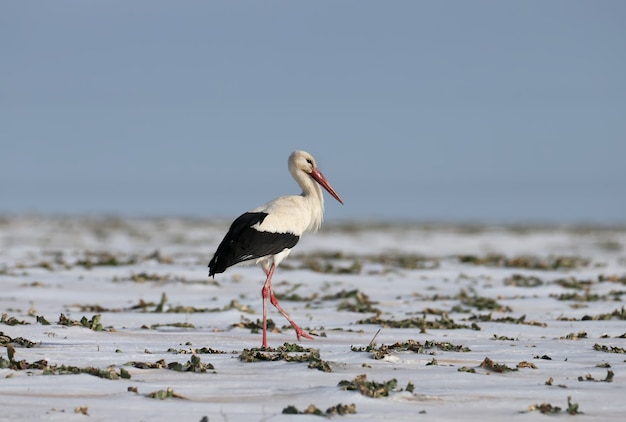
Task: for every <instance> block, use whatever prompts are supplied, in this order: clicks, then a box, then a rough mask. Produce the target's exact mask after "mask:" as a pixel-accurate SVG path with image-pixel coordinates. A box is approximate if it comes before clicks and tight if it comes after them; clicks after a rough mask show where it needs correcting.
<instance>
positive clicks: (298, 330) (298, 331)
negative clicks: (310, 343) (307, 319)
mask: <svg viewBox="0 0 626 422" xmlns="http://www.w3.org/2000/svg"><path fill="white" fill-rule="evenodd" d="M291 326H292V327H293V329H294V330H296V337H298V341H300V340H301V338H302V337H304V338H308V339H309V340H314V339H313V337H312V336H311V335H310V334H309V333H307V332H306V331H304V330H303V329H302V328H300V327H299V326H298V325H297V324H296V323H295V322H292V323H291Z"/></svg>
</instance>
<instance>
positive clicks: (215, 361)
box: [0, 216, 626, 422]
mask: <svg viewBox="0 0 626 422" xmlns="http://www.w3.org/2000/svg"><path fill="white" fill-rule="evenodd" d="M227 227H228V222H226V221H203V220H185V219H175V218H170V219H120V218H95V217H94V218H78V217H74V218H70V217H66V218H60V217H58V218H53V217H40V216H5V217H2V218H0V283H1V286H2V295H1V296H0V313H2V314H5V317H4V320H7V319H8V318H11V317H13V318H15V319H17V320H18V321H20V322H22V323H21V324H18V325H9V324H8V323H0V331H1V332H3V333H4V335H5V336H9V337H11V338H12V339H14V340H15V339H16V338H18V337H22V338H24V339H28V340H30V341H32V342H34V343H35V345H34V346H33V347H23V346H22V345H19V344H15V343H14V344H13V347H14V349H15V356H14V359H15V360H16V361H21V360H25V361H26V362H29V363H33V362H36V361H39V360H42V359H45V360H46V361H47V362H48V365H57V366H61V365H67V366H76V367H97V368H100V369H106V368H108V367H110V366H113V368H114V369H115V370H116V371H118V372H119V370H120V369H125V370H126V371H128V373H130V375H131V378H130V379H115V380H110V379H104V378H99V377H97V376H93V375H89V374H72V375H44V374H43V371H42V370H40V369H24V370H13V369H9V368H4V369H0V420H86V418H89V420H92V421H93V420H103V421H104V420H106V421H113V420H145V421H147V420H150V421H155V420H156V421H158V420H183V419H184V420H195V421H200V420H201V419H202V418H203V417H204V416H206V417H208V418H209V420H210V421H229V422H232V421H254V420H264V421H274V420H276V421H290V420H298V421H305V420H311V421H314V420H320V417H319V416H314V415H289V414H282V410H283V409H285V408H286V407H288V406H295V407H296V408H297V409H298V410H301V411H302V410H305V409H306V408H307V407H308V406H309V405H310V404H313V405H315V406H316V407H318V408H319V409H321V410H322V411H325V410H326V409H327V408H329V407H331V406H335V405H337V404H339V403H342V404H351V403H354V404H355V406H356V413H355V414H351V415H346V416H338V415H337V416H333V418H345V419H346V420H397V421H403V420H407V421H408V420H411V421H413V420H420V419H430V420H442V421H446V420H458V419H460V418H461V419H477V418H481V419H483V420H486V421H491V420H493V421H500V420H503V419H504V418H512V419H514V420H519V421H525V420H537V419H539V418H542V417H543V415H541V414H540V413H539V411H537V410H534V411H531V410H529V407H530V406H532V405H541V404H543V403H549V404H551V405H552V406H558V407H560V408H561V409H562V411H561V412H560V414H561V415H563V416H568V415H567V413H566V412H565V411H566V410H567V408H568V396H569V397H571V402H572V403H577V404H578V405H579V408H578V410H579V411H580V412H582V413H583V415H582V416H583V417H585V418H586V419H589V418H590V419H593V420H622V418H623V415H624V412H626V402H625V401H624V400H623V397H624V396H625V394H626V381H625V378H624V377H623V374H624V368H625V366H626V365H625V359H626V355H625V354H623V353H608V352H605V351H601V350H596V349H595V348H594V346H595V345H600V346H606V347H608V348H611V347H614V348H615V350H617V351H619V350H623V349H624V348H626V339H625V338H624V336H623V335H624V334H625V333H626V324H625V323H624V319H623V318H624V317H623V316H622V317H619V315H617V316H614V317H613V318H611V319H604V320H583V317H585V316H591V317H593V316H598V315H600V314H610V313H612V312H614V311H616V312H617V313H619V311H620V309H622V307H623V306H624V301H623V296H624V294H626V287H625V281H624V280H626V251H625V250H624V247H625V246H626V230H624V229H623V228H606V227H603V228H599V227H595V228H594V227H504V226H494V227H481V226H472V227H468V226H454V225H418V224H415V225H411V224H397V225H394V224H374V223H354V224H351V225H349V226H348V225H341V224H336V225H326V226H325V227H324V228H323V230H322V231H321V232H319V233H317V234H310V235H307V236H305V237H304V238H303V240H302V241H301V243H300V244H299V245H297V246H296V248H295V249H294V251H293V252H292V255H291V256H290V257H289V258H288V259H287V260H286V261H285V262H284V263H283V264H282V265H281V266H280V267H279V268H278V270H277V271H276V274H275V278H274V287H275V291H276V292H277V293H284V294H292V293H293V294H297V295H299V296H301V297H303V298H305V299H306V300H301V301H289V300H282V301H281V304H282V305H283V307H285V308H286V310H287V311H288V312H289V313H290V314H291V316H292V317H293V318H294V320H295V321H296V322H298V323H299V324H300V325H301V326H303V328H305V329H306V328H308V329H309V330H311V331H313V333H315V334H317V335H318V336H317V337H316V338H315V340H313V341H309V340H302V341H301V342H297V341H296V338H295V335H294V332H293V330H292V329H290V328H283V326H284V325H286V321H285V320H284V319H283V318H282V317H281V316H280V314H279V313H278V312H277V311H276V310H275V309H274V308H272V307H270V308H269V310H270V318H271V319H272V320H273V321H274V322H275V323H276V324H277V326H278V327H280V328H281V332H271V333H269V334H268V342H269V345H270V347H274V348H276V347H279V346H281V345H283V344H284V343H298V344H300V345H301V346H303V347H306V348H309V349H311V348H312V349H318V350H319V353H320V358H321V359H322V360H323V361H326V362H328V363H329V364H330V366H331V368H332V372H323V371H319V370H317V369H310V368H308V365H307V363H306V362H287V361H285V360H277V361H260V362H244V361H242V360H240V358H239V356H240V354H241V353H242V351H243V350H244V349H252V348H258V347H259V346H260V344H261V335H260V333H253V332H251V330H250V329H249V328H242V327H234V325H236V324H238V323H240V322H241V321H245V320H250V321H255V320H256V319H257V318H260V311H261V297H260V290H261V285H262V282H263V273H262V271H261V270H260V269H258V268H256V267H253V266H239V267H234V268H231V269H229V270H228V271H227V272H226V273H224V274H220V275H219V276H217V277H216V279H215V281H214V280H212V279H209V278H208V277H207V272H208V269H207V263H208V261H209V259H210V258H211V256H212V253H213V251H214V250H215V248H216V246H217V244H218V243H219V241H220V240H221V236H223V234H224V233H225V231H226V229H227ZM155 251H158V253H155ZM334 253H339V255H337V256H336V257H332V254H334ZM489 254H499V255H502V256H504V257H506V258H515V257H521V256H530V257H535V258H540V259H544V260H550V259H554V258H555V257H577V258H584V259H587V260H588V263H587V265H583V264H577V265H575V266H574V268H565V267H559V268H556V269H549V270H546V269H536V268H523V267H520V266H494V265H491V264H489V263H484V264H480V265H477V264H473V263H462V262H461V260H460V259H459V256H460V255H475V256H477V257H487V256H489ZM322 255H323V256H322ZM394 256H405V257H407V256H408V257H416V256H417V257H421V258H422V259H424V260H425V261H424V262H427V263H430V264H432V263H436V265H430V266H425V268H421V269H420V268H417V269H412V268H409V267H403V266H402V265H399V264H398V263H397V261H393V260H384V259H382V258H383V257H394ZM107 257H108V258H110V257H114V258H115V259H116V260H117V264H118V265H97V264H98V263H102V264H106V263H107V262H105V261H106V259H107ZM311 259H314V260H317V261H319V262H322V263H326V264H329V265H331V267H332V269H333V271H331V272H315V271H313V270H311V269H310V267H309V266H308V265H307V262H308V260H311ZM87 260H91V262H92V264H94V265H93V266H91V267H89V266H88V265H85V262H86V261H87ZM98 260H103V261H102V262H99V261H98ZM355 262H357V263H359V264H360V265H361V267H360V270H359V271H339V269H342V268H343V269H348V268H350V266H351V265H352V264H353V263H355ZM514 274H519V275H523V276H536V277H538V278H539V279H540V280H541V284H540V285H537V286H524V285H519V284H518V285H515V284H511V283H507V282H506V280H507V279H509V278H510V277H512V276H513V275H514ZM601 276H602V277H604V278H603V279H601V278H600V277H601ZM609 276H614V277H613V279H610V280H606V279H605V278H606V277H609ZM565 278H567V279H573V280H574V281H577V282H579V283H581V285H582V286H583V288H581V289H574V288H571V287H567V286H566V285H564V284H563V283H559V280H562V279H565ZM601 280H602V281H601ZM355 289H358V291H359V292H361V293H363V294H365V295H367V296H368V297H369V300H370V301H372V302H373V303H372V304H371V306H373V307H374V308H377V309H379V310H380V311H381V314H380V318H381V319H383V320H387V321H399V320H404V319H409V318H422V317H424V316H425V318H426V320H427V321H433V322H434V321H437V320H439V319H441V316H440V315H436V314H433V313H428V312H430V311H432V310H436V311H444V312H446V313H447V315H448V318H450V319H452V320H454V322H456V323H457V324H465V325H468V326H470V325H471V324H472V322H475V323H476V324H477V325H478V326H479V327H480V330H474V329H470V328H464V329H437V328H427V329H426V330H425V332H422V330H421V329H420V328H389V327H384V326H381V325H380V324H358V323H357V322H358V321H360V320H364V319H366V318H369V317H372V316H374V315H375V313H374V312H365V313H360V312H352V311H349V310H342V309H338V307H339V305H340V304H341V303H342V299H340V298H337V299H330V298H325V296H331V295H336V294H337V293H339V292H341V291H342V290H343V291H346V292H349V291H352V290H355ZM461 292H465V294H466V295H467V296H469V297H474V296H475V297H477V298H483V299H492V300H494V301H495V302H497V304H499V305H500V306H501V307H503V308H506V307H508V308H510V310H507V309H504V310H493V309H492V310H490V309H480V310H479V309H477V308H476V307H475V306H473V305H471V304H468V303H462V302H461V296H460V293H461ZM563 294H578V295H579V298H578V299H576V298H572V299H570V300H559V296H560V295H563ZM163 295H165V299H166V300H165V301H163V302H162V300H163V298H164V296H163ZM581 298H582V299H581ZM584 298H586V300H585V299H584ZM346 300H348V299H346ZM349 300H354V298H352V299H349ZM349 300H348V301H349ZM142 301H143V303H144V307H143V309H142V308H141V307H139V306H138V305H140V304H141V303H142ZM233 301H236V302H235V305H234V306H233ZM160 303H161V304H162V305H163V312H155V310H156V309H157V305H159V304H160ZM96 306H98V307H100V309H97V308H96ZM168 310H169V311H174V310H178V311H179V312H168ZM429 310H430V311H429ZM623 312H624V311H622V315H623ZM489 313H491V316H492V319H493V320H497V319H504V318H507V317H510V318H520V317H522V316H525V319H524V322H526V323H525V324H516V323H511V322H508V323H507V322H493V321H489V322H485V321H473V320H470V317H472V316H486V315H488V314H489ZM61 314H64V315H65V316H66V317H67V318H70V319H72V320H80V319H81V318H82V317H83V316H84V317H86V318H87V319H91V318H92V317H93V316H94V315H96V314H100V315H101V323H102V325H103V327H104V328H105V331H95V330H91V329H89V328H87V327H83V326H66V325H60V324H59V323H58V322H59V318H60V315H61ZM37 316H43V317H44V318H45V319H46V320H48V321H49V322H50V325H42V324H41V323H38V322H37V319H36V318H37ZM379 329H380V332H379V333H378V334H377V332H378V331H379ZM568 337H569V338H568ZM374 338H375V340H374V342H375V344H376V347H380V346H381V345H393V344H394V343H398V342H400V343H402V342H407V341H408V340H415V341H418V342H420V343H422V344H424V343H425V342H426V341H435V342H449V343H451V344H453V345H456V346H465V347H467V348H469V349H471V350H470V351H467V352H460V351H444V350H439V349H437V348H434V349H427V350H426V351H425V353H415V352H410V351H391V352H390V353H389V354H387V355H386V356H385V357H384V358H383V359H373V358H372V354H371V353H369V352H358V351H353V350H352V347H353V346H354V347H356V348H365V347H367V346H368V344H370V342H371V341H372V339H374ZM203 347H204V348H212V349H216V350H219V351H222V352H225V353H221V354H208V353H199V354H198V356H199V357H200V359H201V362H202V363H210V364H212V365H213V367H214V369H213V370H209V371H207V372H206V373H196V372H177V371H173V370H169V369H163V368H161V369H139V368H136V367H135V366H133V365H132V364H131V363H132V362H148V363H154V362H157V361H159V360H160V359H164V360H165V362H166V363H170V362H179V363H181V364H185V363H187V362H188V361H189V360H190V358H191V356H192V352H193V351H194V350H197V349H200V348H203ZM6 351H8V350H7V349H5V348H0V356H2V358H3V359H4V361H5V362H7V359H8V355H7V353H6ZM486 357H488V358H490V359H491V360H492V361H494V362H496V363H498V364H503V365H506V366H507V367H509V368H512V369H516V366H517V365H518V364H520V362H524V361H525V362H529V363H532V364H534V365H535V366H536V368H529V367H522V368H519V369H517V370H515V371H510V372H504V373H498V372H494V371H490V370H488V369H485V368H483V367H482V366H481V363H482V362H483V361H484V360H485V358H486ZM547 357H549V358H550V359H547ZM433 359H435V360H436V364H432V363H433ZM464 367H465V369H473V370H474V371H475V373H471V372H464V371H459V369H461V368H464ZM608 371H612V372H613V373H614V377H613V379H612V380H610V381H611V382H608V381H609V378H607V374H608V373H609V372H608ZM360 374H366V375H367V380H370V381H377V382H381V383H382V382H385V381H389V380H391V379H394V378H395V379H396V380H397V388H396V390H395V391H391V393H390V394H389V396H388V397H381V398H371V397H366V396H364V395H361V394H360V393H359V392H357V391H344V390H342V389H341V388H340V387H339V386H338V383H339V382H340V381H342V380H347V381H351V380H354V379H355V378H356V377H357V376H358V375H360ZM587 374H589V375H590V377H591V378H592V380H585V381H579V377H582V378H583V379H584V378H585V377H586V376H587ZM550 378H552V379H553V381H552V385H548V384H547V383H546V382H547V381H548V380H549V379H550ZM409 382H410V383H412V384H413V385H414V390H413V391H412V392H410V391H406V386H407V384H408V383H409ZM129 387H131V391H129ZM168 388H171V389H173V391H174V393H175V394H177V395H180V396H182V397H183V398H167V399H165V400H159V399H155V398H151V397H149V396H148V395H149V394H150V393H153V392H156V391H159V390H167V389H168ZM400 390H402V391H400ZM77 408H83V409H84V412H85V413H87V414H88V415H89V416H86V415H85V414H82V413H80V412H75V409H77Z"/></svg>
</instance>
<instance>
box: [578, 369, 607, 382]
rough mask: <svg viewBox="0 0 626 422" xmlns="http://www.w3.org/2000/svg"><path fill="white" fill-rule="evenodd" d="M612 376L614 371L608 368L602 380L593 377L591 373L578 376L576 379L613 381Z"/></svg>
mask: <svg viewBox="0 0 626 422" xmlns="http://www.w3.org/2000/svg"><path fill="white" fill-rule="evenodd" d="M613 377H615V373H614V372H613V371H611V370H610V369H607V370H606V378H604V379H603V380H599V379H595V378H594V377H592V376H591V374H585V376H584V377H578V381H593V382H613Z"/></svg>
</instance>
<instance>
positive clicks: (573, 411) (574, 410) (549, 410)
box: [528, 396, 583, 415]
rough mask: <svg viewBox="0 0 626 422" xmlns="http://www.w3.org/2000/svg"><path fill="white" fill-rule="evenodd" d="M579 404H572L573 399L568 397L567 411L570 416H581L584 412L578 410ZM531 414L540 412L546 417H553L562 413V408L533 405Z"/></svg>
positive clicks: (545, 404)
mask: <svg viewBox="0 0 626 422" xmlns="http://www.w3.org/2000/svg"><path fill="white" fill-rule="evenodd" d="M578 407H579V406H578V403H574V402H572V397H571V396H568V397H567V409H566V412H567V413H569V414H570V415H581V414H582V413H583V412H581V411H580V410H578ZM528 411H529V412H534V411H539V412H541V413H543V414H546V415H553V414H557V413H560V412H561V408H560V407H558V406H552V405H551V404H550V403H541V404H531V405H530V406H528Z"/></svg>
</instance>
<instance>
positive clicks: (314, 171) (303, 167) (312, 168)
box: [289, 151, 343, 204]
mask: <svg viewBox="0 0 626 422" xmlns="http://www.w3.org/2000/svg"><path fill="white" fill-rule="evenodd" d="M289 171H290V172H291V174H293V175H296V174H297V173H300V172H303V173H305V174H307V175H308V176H310V177H311V178H312V179H313V180H315V181H316V182H317V183H319V184H320V186H322V187H323V188H324V189H326V191H327V192H328V193H330V194H331V195H332V197H333V198H335V199H336V200H337V201H339V202H340V203H341V204H343V200H342V199H341V197H340V196H339V194H338V193H337V192H336V191H335V189H333V187H332V186H331V185H330V183H329V182H328V180H326V177H324V175H323V174H322V172H321V171H320V170H319V169H318V168H317V164H316V163H315V158H313V156H312V155H311V154H309V153H308V152H306V151H294V152H292V153H291V155H290V156H289Z"/></svg>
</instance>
